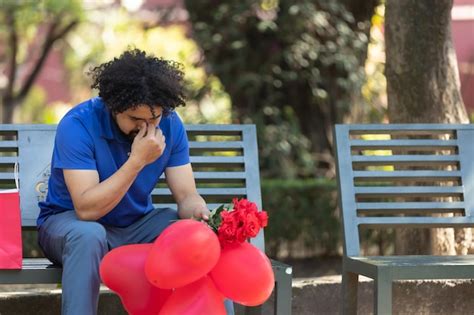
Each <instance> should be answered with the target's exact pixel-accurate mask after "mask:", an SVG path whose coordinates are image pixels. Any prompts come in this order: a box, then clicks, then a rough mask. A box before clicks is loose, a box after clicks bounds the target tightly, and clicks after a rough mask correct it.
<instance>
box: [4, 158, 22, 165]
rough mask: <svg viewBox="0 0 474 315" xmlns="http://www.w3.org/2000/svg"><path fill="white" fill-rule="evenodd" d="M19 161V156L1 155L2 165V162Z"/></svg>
mask: <svg viewBox="0 0 474 315" xmlns="http://www.w3.org/2000/svg"><path fill="white" fill-rule="evenodd" d="M15 163H18V157H17V156H0V165H1V164H15Z"/></svg>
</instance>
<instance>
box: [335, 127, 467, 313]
mask: <svg viewBox="0 0 474 315" xmlns="http://www.w3.org/2000/svg"><path fill="white" fill-rule="evenodd" d="M473 139H474V125H467V124H465V125H451V124H386V125H336V126H335V142H336V145H335V147H336V155H337V173H338V187H339V205H340V209H341V213H342V221H343V234H344V237H343V239H344V256H343V267H342V269H343V275H342V298H343V313H344V314H356V313H357V285H358V276H359V275H364V276H367V277H369V278H372V279H374V313H376V314H391V312H392V282H393V281H395V280H408V279H413V280H415V279H471V278H474V256H472V255H466V256H462V255H458V256H435V255H399V256H395V255H394V256H365V255H363V254H362V253H361V238H360V234H361V229H362V228H368V229H388V228H390V229H398V228H409V229H415V228H449V227H454V228H464V227H472V226H473V225H474V217H473V212H474V145H473ZM440 214H448V216H445V215H440ZM471 311H472V310H471ZM471 311H468V310H466V312H471Z"/></svg>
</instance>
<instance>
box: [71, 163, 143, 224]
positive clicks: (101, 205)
mask: <svg viewBox="0 0 474 315" xmlns="http://www.w3.org/2000/svg"><path fill="white" fill-rule="evenodd" d="M142 168H143V166H141V164H140V163H136V162H135V161H133V160H131V159H129V160H128V161H127V162H125V164H124V165H122V167H121V168H120V169H118V170H117V172H115V173H114V174H113V175H112V176H110V177H109V178H107V179H106V180H104V181H103V182H100V183H98V184H97V185H95V186H94V187H92V188H90V189H88V190H86V191H84V192H83V193H82V195H81V196H80V203H79V204H78V205H75V206H76V212H77V215H78V217H79V218H80V219H82V220H87V221H95V220H98V219H100V218H101V217H103V216H104V215H106V214H107V213H109V212H110V211H111V210H112V209H113V208H114V207H115V206H116V205H117V204H118V203H119V202H120V200H122V198H123V196H124V195H125V193H126V192H127V191H128V189H129V188H130V186H131V185H132V183H133V182H134V181H135V178H136V177H137V175H138V173H139V172H140V170H141V169H142Z"/></svg>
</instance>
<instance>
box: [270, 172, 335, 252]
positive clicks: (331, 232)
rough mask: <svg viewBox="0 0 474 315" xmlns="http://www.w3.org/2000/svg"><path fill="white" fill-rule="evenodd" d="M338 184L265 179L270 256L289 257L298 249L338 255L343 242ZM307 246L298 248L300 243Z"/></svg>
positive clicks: (332, 182) (323, 181) (324, 180)
mask: <svg viewBox="0 0 474 315" xmlns="http://www.w3.org/2000/svg"><path fill="white" fill-rule="evenodd" d="M336 190H337V188H336V183H335V181H333V180H327V179H318V180H314V179H313V180H265V181H263V182H262V198H263V209H264V210H266V211H267V212H268V215H269V223H268V226H267V227H266V228H265V240H266V249H267V252H268V254H269V255H270V256H272V257H277V256H278V255H281V252H282V250H283V247H286V249H287V250H288V251H289V252H288V256H290V257H291V256H297V255H298V253H297V250H299V251H301V250H305V251H306V252H309V253H312V254H337V253H338V250H339V247H340V245H341V239H340V231H341V229H340V220H339V218H338V213H337V211H336ZM301 243H302V244H303V248H301V246H300V247H298V249H296V248H294V246H295V245H296V244H301Z"/></svg>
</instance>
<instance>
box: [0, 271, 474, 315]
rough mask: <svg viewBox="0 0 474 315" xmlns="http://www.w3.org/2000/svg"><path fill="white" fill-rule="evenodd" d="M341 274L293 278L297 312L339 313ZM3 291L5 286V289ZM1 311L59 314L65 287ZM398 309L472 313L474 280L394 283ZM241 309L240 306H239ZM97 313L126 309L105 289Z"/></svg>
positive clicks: (365, 306)
mask: <svg viewBox="0 0 474 315" xmlns="http://www.w3.org/2000/svg"><path fill="white" fill-rule="evenodd" d="M372 287H373V286H372V281H371V280H370V279H368V278H365V277H361V279H360V281H359V292H358V294H359V305H358V313H359V314H373V306H372V302H373V290H372ZM340 290H341V277H340V276H328V277H319V278H305V279H295V280H294V281H293V314H294V315H314V314H324V315H331V314H339V308H340V305H341V298H340V296H341V294H340ZM3 291H4V290H3ZM0 292H1V293H0V315H32V314H35V315H52V314H60V304H61V290H59V289H46V290H36V291H33V292H32V291H29V292H2V290H1V288H0ZM393 294H394V300H393V305H394V314H456V315H457V314H473V313H474V311H473V310H474V280H430V281H428V280H423V281H403V282H396V283H395V284H394V288H393ZM236 311H237V314H241V313H242V312H241V309H240V308H239V307H237V309H236ZM99 314H101V315H102V314H103V315H122V314H123V315H125V314H126V312H125V311H124V310H123V308H122V306H121V303H120V299H119V298H118V297H117V296H116V295H115V294H114V293H112V292H110V291H109V290H107V289H105V288H103V289H101V295H100V302H99ZM263 314H265V315H267V314H273V297H272V298H270V300H269V301H267V302H266V303H265V304H264V306H263Z"/></svg>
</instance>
